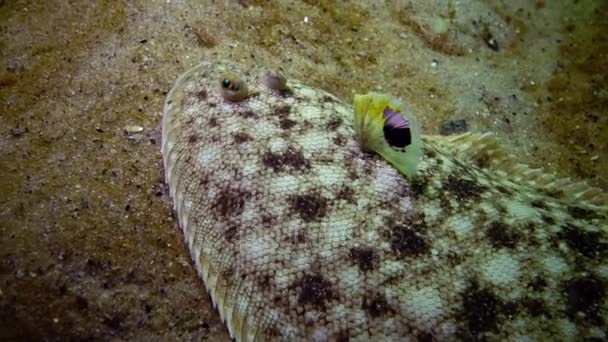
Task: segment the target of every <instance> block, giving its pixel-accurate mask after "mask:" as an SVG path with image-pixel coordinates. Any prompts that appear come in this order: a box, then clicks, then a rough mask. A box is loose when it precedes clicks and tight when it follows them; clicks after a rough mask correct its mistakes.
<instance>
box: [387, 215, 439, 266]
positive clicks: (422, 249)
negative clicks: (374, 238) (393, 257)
mask: <svg viewBox="0 0 608 342" xmlns="http://www.w3.org/2000/svg"><path fill="white" fill-rule="evenodd" d="M423 222H424V221H423ZM423 225H424V223H422V224H421V223H420V222H414V221H409V222H406V223H404V224H395V225H393V226H392V227H391V229H390V234H389V242H390V244H391V249H392V250H393V252H394V253H397V254H399V255H400V256H403V257H408V256H417V255H420V254H423V253H426V252H427V251H428V250H429V244H428V242H427V241H426V239H425V237H424V235H423V234H422V233H421V231H422V230H423V228H424V226H423Z"/></svg>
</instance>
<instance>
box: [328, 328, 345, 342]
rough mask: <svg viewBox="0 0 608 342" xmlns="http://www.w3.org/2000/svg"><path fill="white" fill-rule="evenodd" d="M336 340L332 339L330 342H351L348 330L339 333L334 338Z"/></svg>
mask: <svg viewBox="0 0 608 342" xmlns="http://www.w3.org/2000/svg"><path fill="white" fill-rule="evenodd" d="M333 337H334V339H333V340H332V339H330V341H336V342H349V341H350V335H349V333H348V330H343V331H340V332H338V333H337V334H336V335H335V336H333Z"/></svg>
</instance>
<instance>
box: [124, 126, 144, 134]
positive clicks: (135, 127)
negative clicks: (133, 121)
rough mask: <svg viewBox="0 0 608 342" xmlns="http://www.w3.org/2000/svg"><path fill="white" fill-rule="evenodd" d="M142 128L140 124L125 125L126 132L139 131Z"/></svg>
mask: <svg viewBox="0 0 608 342" xmlns="http://www.w3.org/2000/svg"><path fill="white" fill-rule="evenodd" d="M143 130H144V128H143V127H141V126H134V125H127V126H125V132H127V133H140V132H142V131H143Z"/></svg>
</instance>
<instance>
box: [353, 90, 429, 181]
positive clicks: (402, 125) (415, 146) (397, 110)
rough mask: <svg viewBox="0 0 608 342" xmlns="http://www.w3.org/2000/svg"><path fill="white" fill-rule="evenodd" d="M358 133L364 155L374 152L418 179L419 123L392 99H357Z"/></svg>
mask: <svg viewBox="0 0 608 342" xmlns="http://www.w3.org/2000/svg"><path fill="white" fill-rule="evenodd" d="M355 133H356V135H357V139H358V141H359V143H360V144H361V147H362V148H363V150H364V151H373V152H376V153H378V154H379V155H381V156H382V157H383V158H384V159H386V160H387V161H388V162H390V163H391V164H393V166H395V167H396V168H397V169H398V170H399V171H400V172H401V173H403V174H404V175H406V176H414V175H415V174H416V167H417V166H418V162H419V161H420V156H421V144H422V143H421V140H420V133H419V132H418V125H417V124H416V120H415V119H414V116H413V115H412V114H411V112H410V111H409V110H408V109H407V107H406V106H405V105H404V104H402V103H401V102H399V101H398V100H397V99H395V98H392V97H390V96H388V95H384V94H378V93H369V94H366V95H355Z"/></svg>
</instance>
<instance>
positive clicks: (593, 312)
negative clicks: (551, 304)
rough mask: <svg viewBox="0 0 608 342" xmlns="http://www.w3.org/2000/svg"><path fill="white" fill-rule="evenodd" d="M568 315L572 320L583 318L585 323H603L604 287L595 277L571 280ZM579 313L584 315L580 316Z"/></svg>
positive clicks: (566, 287)
mask: <svg viewBox="0 0 608 342" xmlns="http://www.w3.org/2000/svg"><path fill="white" fill-rule="evenodd" d="M565 290H566V296H567V302H566V313H567V314H568V316H570V318H572V319H576V318H581V317H582V318H583V319H584V320H585V321H587V322H589V323H592V324H598V323H602V322H601V321H602V317H601V313H600V310H601V306H602V302H603V299H604V294H605V290H604V286H603V285H602V282H601V281H599V280H597V279H596V278H595V277H594V276H587V277H583V278H577V279H572V280H570V281H569V282H568V283H567V284H566V286H565ZM579 313H584V315H582V316H581V315H580V314H579Z"/></svg>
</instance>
